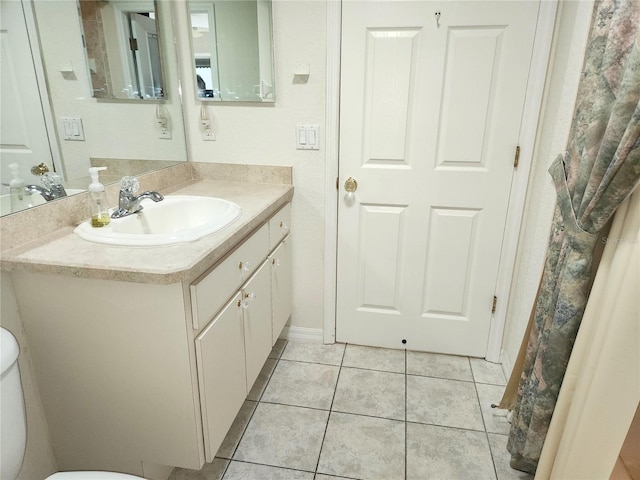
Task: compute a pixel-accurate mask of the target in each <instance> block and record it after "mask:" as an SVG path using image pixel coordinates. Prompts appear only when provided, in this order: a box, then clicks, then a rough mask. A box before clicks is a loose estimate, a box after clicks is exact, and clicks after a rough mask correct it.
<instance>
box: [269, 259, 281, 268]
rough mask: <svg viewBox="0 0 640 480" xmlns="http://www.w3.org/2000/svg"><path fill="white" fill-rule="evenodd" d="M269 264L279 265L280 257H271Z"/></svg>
mask: <svg viewBox="0 0 640 480" xmlns="http://www.w3.org/2000/svg"><path fill="white" fill-rule="evenodd" d="M271 265H273V266H274V267H279V266H280V259H279V258H272V259H271Z"/></svg>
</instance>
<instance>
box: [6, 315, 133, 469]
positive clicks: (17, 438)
mask: <svg viewBox="0 0 640 480" xmlns="http://www.w3.org/2000/svg"><path fill="white" fill-rule="evenodd" d="M19 353H20V347H19V346H18V342H17V341H16V339H15V337H14V336H13V335H12V334H11V332H9V331H8V330H5V329H4V328H2V327H0V372H1V376H0V393H1V395H2V398H1V399H0V401H1V403H0V408H1V411H0V420H1V423H0V433H1V434H2V437H1V439H0V444H1V445H2V449H1V450H2V457H1V458H0V478H1V479H2V480H15V478H16V477H17V476H18V472H20V467H21V466H22V459H23V457H24V449H25V446H26V442H27V417H26V414H25V410H24V399H23V395H22V384H21V383H20V370H19V369H18V354H19ZM46 480H142V478H141V477H136V476H134V475H127V474H125V473H114V472H59V473H54V474H53V475H51V476H49V477H47V479H46Z"/></svg>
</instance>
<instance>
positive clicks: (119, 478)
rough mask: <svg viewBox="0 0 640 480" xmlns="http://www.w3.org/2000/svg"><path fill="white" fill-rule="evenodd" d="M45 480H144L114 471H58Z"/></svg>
mask: <svg viewBox="0 0 640 480" xmlns="http://www.w3.org/2000/svg"><path fill="white" fill-rule="evenodd" d="M46 480H144V479H143V478H142V477H136V476H135V475H128V474H126V473H116V472H58V473H54V474H53V475H51V476H49V477H47V478H46Z"/></svg>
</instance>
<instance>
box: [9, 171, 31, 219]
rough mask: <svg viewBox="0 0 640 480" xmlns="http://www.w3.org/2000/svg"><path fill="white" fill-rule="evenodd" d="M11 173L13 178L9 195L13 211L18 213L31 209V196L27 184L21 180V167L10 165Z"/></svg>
mask: <svg viewBox="0 0 640 480" xmlns="http://www.w3.org/2000/svg"><path fill="white" fill-rule="evenodd" d="M9 171H10V172H11V176H12V177H13V178H12V179H11V181H10V182H9V195H10V196H11V211H12V212H17V211H20V210H24V209H25V208H27V207H30V206H31V205H30V195H28V192H27V188H26V187H27V184H26V183H25V181H24V180H23V179H22V178H20V166H19V165H18V164H17V163H12V164H10V165H9Z"/></svg>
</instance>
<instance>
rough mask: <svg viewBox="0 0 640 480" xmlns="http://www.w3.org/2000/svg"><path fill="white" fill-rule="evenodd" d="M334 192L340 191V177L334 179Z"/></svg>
mask: <svg viewBox="0 0 640 480" xmlns="http://www.w3.org/2000/svg"><path fill="white" fill-rule="evenodd" d="M336 190H340V177H336Z"/></svg>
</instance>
